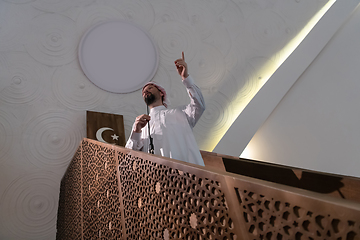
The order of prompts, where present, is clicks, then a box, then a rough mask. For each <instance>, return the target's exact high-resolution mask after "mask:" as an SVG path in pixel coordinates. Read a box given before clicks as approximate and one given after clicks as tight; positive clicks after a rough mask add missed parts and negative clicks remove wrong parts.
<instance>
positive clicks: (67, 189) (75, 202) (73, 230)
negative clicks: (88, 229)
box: [56, 148, 82, 239]
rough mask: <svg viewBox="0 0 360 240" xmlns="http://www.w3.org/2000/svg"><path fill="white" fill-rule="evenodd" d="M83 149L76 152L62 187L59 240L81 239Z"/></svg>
mask: <svg viewBox="0 0 360 240" xmlns="http://www.w3.org/2000/svg"><path fill="white" fill-rule="evenodd" d="M80 189H81V148H78V150H77V151H76V153H75V155H74V158H73V160H72V161H71V163H70V165H69V167H68V169H67V171H66V173H65V175H64V177H63V179H62V181H61V186H60V197H59V207H58V209H59V210H58V219H57V235H56V238H57V239H81V234H82V227H81V219H82V217H81V211H82V206H81V201H82V199H81V192H80Z"/></svg>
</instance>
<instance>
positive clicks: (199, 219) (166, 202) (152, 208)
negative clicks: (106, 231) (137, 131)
mask: <svg viewBox="0 0 360 240" xmlns="http://www.w3.org/2000/svg"><path fill="white" fill-rule="evenodd" d="M118 156H119V162H120V165H119V172H120V180H121V187H122V192H123V202H124V208H125V209H124V211H125V214H124V215H125V227H126V229H127V237H128V239H148V237H149V236H150V237H151V239H164V238H166V235H168V236H169V237H170V239H220V237H221V239H235V233H234V231H233V228H234V226H233V223H232V219H231V218H230V216H229V208H228V206H227V204H226V198H225V195H224V193H223V192H222V190H221V187H222V186H221V184H220V182H218V181H215V180H212V179H210V178H207V177H199V176H197V175H196V174H193V173H189V172H182V171H180V170H177V169H173V168H171V167H168V166H165V165H163V164H158V163H156V162H151V161H148V160H145V159H141V158H138V157H134V156H131V155H124V154H121V153H118Z"/></svg>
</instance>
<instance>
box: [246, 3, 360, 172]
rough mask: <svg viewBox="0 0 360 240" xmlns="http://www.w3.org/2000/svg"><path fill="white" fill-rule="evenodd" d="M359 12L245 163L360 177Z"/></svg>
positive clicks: (266, 127) (277, 112)
mask: <svg viewBox="0 0 360 240" xmlns="http://www.w3.org/2000/svg"><path fill="white" fill-rule="evenodd" d="M359 26H360V8H359V7H357V9H356V10H355V11H354V12H353V13H352V14H351V15H349V16H348V18H347V19H346V21H345V22H344V25H342V26H341V28H339V29H338V31H337V32H336V34H335V35H334V36H333V37H332V38H331V40H330V41H329V42H328V44H327V45H326V46H325V47H324V49H322V51H321V52H320V54H319V55H318V56H317V57H316V58H315V59H314V61H313V62H312V63H311V65H310V66H309V67H308V68H307V69H306V70H305V71H304V72H303V73H302V75H301V76H300V77H299V78H298V79H297V81H296V82H295V84H294V85H293V86H292V87H291V89H290V90H289V91H288V92H287V93H286V95H285V96H284V98H283V99H282V100H281V102H280V103H279V105H278V106H277V107H276V108H275V109H274V111H273V112H272V113H271V115H270V116H269V118H268V119H267V120H266V121H265V122H264V124H263V125H262V126H261V127H260V128H259V130H258V131H257V132H256V134H255V135H254V137H253V138H252V140H251V141H250V143H249V145H248V146H247V148H246V149H245V152H244V153H243V155H242V156H243V157H248V158H252V159H259V160H264V161H267V162H273V163H280V164H285V165H290V166H296V167H301V168H307V169H314V170H317V171H325V172H331V173H338V174H343V175H350V176H356V177H360V161H359V156H360V148H359V144H360V129H359V126H358V125H359V121H360V112H359V103H360V95H359V92H360V81H359V80H360V67H359V66H360V47H359V42H360V31H359Z"/></svg>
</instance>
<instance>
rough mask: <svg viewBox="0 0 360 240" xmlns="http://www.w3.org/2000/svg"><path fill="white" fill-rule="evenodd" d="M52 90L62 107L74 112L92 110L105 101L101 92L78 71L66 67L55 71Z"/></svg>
mask: <svg viewBox="0 0 360 240" xmlns="http://www.w3.org/2000/svg"><path fill="white" fill-rule="evenodd" d="M52 89H53V91H54V94H55V96H56V98H57V99H58V100H59V101H60V102H61V103H62V104H64V106H66V107H68V108H71V109H74V110H88V109H93V108H95V107H97V106H99V105H100V104H102V102H103V101H104V100H105V99H106V97H107V96H106V95H105V94H103V90H101V89H99V88H98V87H96V86H95V85H94V84H93V83H91V82H90V81H89V80H88V79H87V78H86V77H85V76H84V74H83V73H82V71H81V70H80V69H78V68H77V67H75V66H73V65H66V66H64V67H61V68H59V69H58V70H57V71H55V73H54V76H53V84H52Z"/></svg>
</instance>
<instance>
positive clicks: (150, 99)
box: [144, 93, 156, 106]
mask: <svg viewBox="0 0 360 240" xmlns="http://www.w3.org/2000/svg"><path fill="white" fill-rule="evenodd" d="M155 100H156V99H155V95H154V94H152V93H150V94H148V95H146V96H145V97H144V101H145V103H146V105H148V106H149V105H150V104H153V103H154V102H155Z"/></svg>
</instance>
